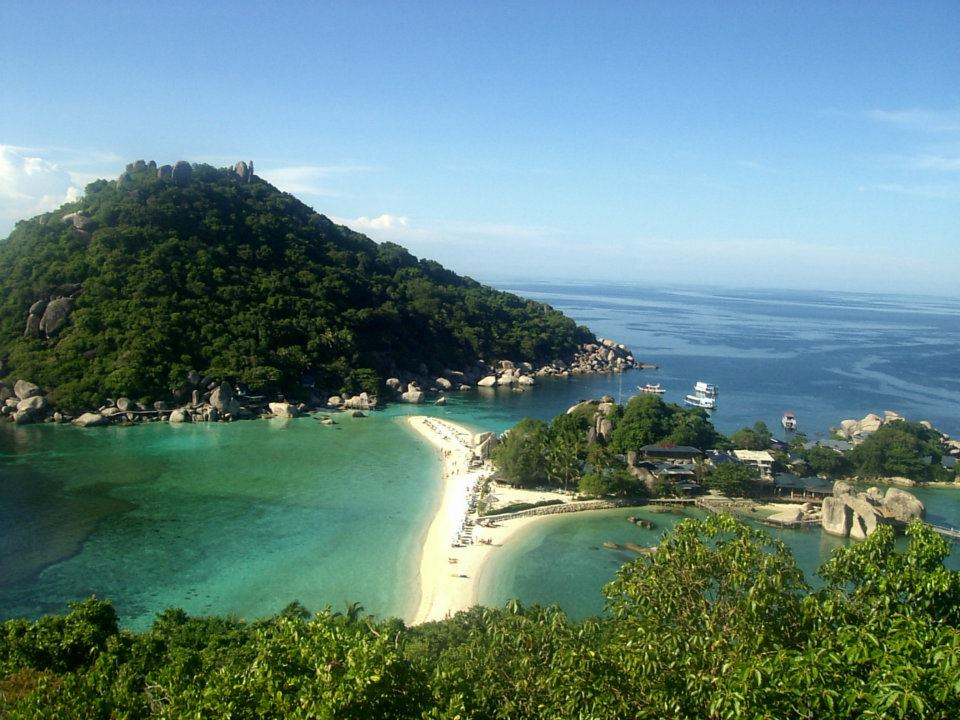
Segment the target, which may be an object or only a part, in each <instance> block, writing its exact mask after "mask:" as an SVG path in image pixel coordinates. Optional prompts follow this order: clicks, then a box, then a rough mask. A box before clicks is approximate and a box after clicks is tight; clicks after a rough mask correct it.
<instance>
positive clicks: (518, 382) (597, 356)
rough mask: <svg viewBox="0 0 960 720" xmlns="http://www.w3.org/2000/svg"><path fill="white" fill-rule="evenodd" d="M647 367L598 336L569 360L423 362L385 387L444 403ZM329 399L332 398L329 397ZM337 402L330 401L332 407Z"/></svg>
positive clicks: (405, 396) (409, 399)
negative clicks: (464, 393) (438, 368)
mask: <svg viewBox="0 0 960 720" xmlns="http://www.w3.org/2000/svg"><path fill="white" fill-rule="evenodd" d="M639 367H648V366H641V365H640V364H639V363H637V362H636V361H635V360H634V358H633V354H632V353H631V352H630V350H629V349H628V348H627V347H626V346H625V345H622V344H620V343H617V342H615V341H613V340H600V342H599V344H596V343H587V344H584V345H581V346H580V347H579V348H578V349H577V351H576V352H575V353H574V355H573V358H572V359H570V360H562V359H555V360H552V361H550V362H547V363H544V364H542V365H539V366H535V365H534V364H533V363H529V362H513V361H512V360H500V361H499V362H497V363H494V364H488V363H486V362H484V361H483V360H480V361H478V362H477V364H476V365H474V366H473V367H469V368H464V369H463V370H450V369H446V370H444V371H443V373H442V374H440V375H439V376H436V377H432V376H430V375H429V374H428V371H427V368H426V367H425V366H421V367H420V372H419V373H404V374H402V375H401V376H398V377H392V378H389V379H388V380H387V382H386V386H387V391H388V393H389V394H390V395H391V396H392V398H391V399H393V400H396V401H398V402H405V403H413V404H417V403H422V402H425V401H426V400H427V397H428V393H432V394H434V395H435V396H437V395H438V396H439V397H438V398H437V399H436V400H435V402H437V403H439V404H444V403H445V402H446V400H445V396H444V394H445V393H448V392H456V391H461V390H472V389H473V388H475V387H476V388H495V387H508V388H511V389H513V390H515V391H518V392H519V391H523V390H526V389H528V388H529V387H531V386H533V385H536V384H537V378H543V377H558V378H565V377H570V376H571V375H578V374H583V373H598V372H622V371H624V370H628V369H631V368H639ZM331 400H334V401H335V399H333V398H331ZM347 401H348V398H345V397H344V398H341V400H340V404H343V403H346V402H347ZM340 404H333V403H331V406H332V407H339V406H340Z"/></svg>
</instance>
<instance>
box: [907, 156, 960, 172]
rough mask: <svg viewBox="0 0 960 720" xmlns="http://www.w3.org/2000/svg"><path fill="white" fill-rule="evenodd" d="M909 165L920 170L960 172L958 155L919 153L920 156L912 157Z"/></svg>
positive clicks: (959, 157)
mask: <svg viewBox="0 0 960 720" xmlns="http://www.w3.org/2000/svg"><path fill="white" fill-rule="evenodd" d="M911 165H912V166H913V167H915V168H917V169H920V170H940V171H942V172H960V156H953V157H950V156H946V155H921V156H920V157H917V158H913V160H912V162H911Z"/></svg>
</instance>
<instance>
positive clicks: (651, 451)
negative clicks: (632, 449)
mask: <svg viewBox="0 0 960 720" xmlns="http://www.w3.org/2000/svg"><path fill="white" fill-rule="evenodd" d="M640 452H641V453H642V454H643V457H644V459H646V460H651V461H653V462H673V463H689V462H692V461H694V460H696V459H697V458H699V457H700V456H701V455H703V452H702V451H700V450H699V449H698V448H695V447H690V446H689V445H644V446H643V447H642V448H640Z"/></svg>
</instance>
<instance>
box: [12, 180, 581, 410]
mask: <svg viewBox="0 0 960 720" xmlns="http://www.w3.org/2000/svg"><path fill="white" fill-rule="evenodd" d="M58 298H59V299H58ZM594 340H595V338H594V337H593V335H592V334H591V333H590V332H589V331H588V330H587V329H586V328H583V327H577V325H576V324H575V323H574V322H573V321H572V320H570V319H569V318H567V317H566V316H564V315H563V314H562V313H560V312H558V311H555V310H553V309H552V308H549V307H548V306H545V305H543V304H541V303H536V302H531V301H528V300H524V299H522V298H519V297H517V296H515V295H511V294H509V293H505V292H499V291H496V290H493V289H491V288H489V287H484V286H483V285H480V284H479V283H477V282H476V281H474V280H472V279H470V278H467V277H461V276H459V275H456V274H455V273H453V272H451V271H449V270H446V269H445V268H443V267H442V266H441V265H439V264H438V263H436V262H434V261H432V260H418V259H417V258H416V257H414V256H413V255H411V254H410V253H409V252H407V251H406V250H405V249H404V248H402V247H400V246H399V245H396V244H393V243H389V242H384V243H376V242H374V241H372V240H370V239H369V238H367V237H366V236H364V235H361V234H359V233H356V232H353V231H351V230H350V229H349V228H346V227H344V226H341V225H336V224H334V223H333V222H331V221H330V220H329V219H328V218H326V217H324V216H323V215H320V214H318V213H317V212H315V211H314V210H312V209H311V208H309V207H307V206H306V205H304V204H303V203H302V202H300V201H299V200H297V199H296V198H295V197H293V196H291V195H289V194H287V193H283V192H280V191H279V190H278V189H277V188H275V187H273V186H272V185H270V184H269V183H267V182H264V181H263V180H261V179H260V178H258V177H257V176H255V175H253V173H252V167H250V168H248V167H246V166H245V164H243V163H238V164H237V168H236V169H233V168H231V169H216V168H213V167H210V166H208V165H193V166H190V165H188V164H187V163H183V162H181V163H178V164H177V165H176V166H175V167H173V168H171V167H170V166H163V167H161V168H157V166H156V164H155V163H154V162H150V163H145V162H143V161H137V162H136V163H132V164H130V165H128V166H127V169H126V172H124V173H123V174H122V175H121V176H120V178H118V179H117V180H114V181H106V180H98V181H96V182H94V183H91V184H90V185H88V186H87V188H86V193H85V195H84V196H83V197H82V198H81V199H80V200H78V201H76V202H73V203H70V204H67V205H64V206H62V207H61V208H60V209H59V210H56V211H54V212H52V213H47V214H45V215H42V216H39V217H36V218H33V219H32V220H29V221H23V222H20V223H18V224H17V226H16V228H15V229H14V230H13V232H12V233H11V235H10V236H9V238H7V239H6V240H5V241H3V242H0V360H2V362H3V371H2V373H0V376H6V377H7V378H8V379H10V380H13V379H16V378H27V379H29V380H31V381H32V382H34V383H37V384H38V385H40V386H43V387H45V388H47V389H48V390H49V391H51V399H53V400H54V401H56V402H58V403H59V404H61V405H63V406H66V407H82V406H87V405H96V404H98V403H100V402H102V401H103V398H105V397H117V396H121V395H122V396H127V397H132V398H137V399H141V400H151V399H158V398H164V397H166V396H168V395H169V393H170V389H171V388H172V387H174V386H176V385H177V384H179V383H181V382H182V381H183V378H184V377H185V376H186V374H187V373H188V372H189V371H191V370H196V371H198V372H199V373H201V374H202V375H206V376H209V377H211V378H213V379H230V380H235V381H238V382H242V383H244V384H246V385H248V386H250V387H251V388H253V389H259V390H271V389H277V390H283V391H285V392H286V393H288V394H291V395H293V396H296V395H297V393H298V392H299V391H300V382H301V379H302V378H303V377H304V376H309V377H310V378H312V379H315V383H316V386H317V387H319V388H324V389H329V390H333V391H349V392H359V391H360V390H368V391H375V390H376V389H377V388H378V386H379V384H380V383H381V382H382V380H383V379H384V378H385V377H388V376H392V375H395V374H397V373H400V372H402V371H404V370H412V371H416V370H418V369H419V370H420V371H421V372H422V371H423V370H424V369H426V370H428V371H429V372H439V371H440V370H442V369H443V368H464V367H467V366H470V365H472V364H474V363H475V362H476V361H477V360H478V359H481V358H482V359H484V360H486V361H488V362H490V361H495V360H499V359H510V360H514V361H528V362H537V361H540V360H546V359H553V358H557V357H561V358H563V357H569V356H570V355H572V353H573V352H574V350H575V349H576V347H577V345H578V344H579V343H583V342H588V341H590V342H592V341H594ZM308 384H309V382H308Z"/></svg>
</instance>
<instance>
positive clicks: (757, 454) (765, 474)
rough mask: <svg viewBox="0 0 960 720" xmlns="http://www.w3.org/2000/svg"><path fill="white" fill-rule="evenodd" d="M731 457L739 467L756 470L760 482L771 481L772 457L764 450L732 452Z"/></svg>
mask: <svg viewBox="0 0 960 720" xmlns="http://www.w3.org/2000/svg"><path fill="white" fill-rule="evenodd" d="M733 456H734V457H735V458H736V459H737V462H739V463H740V464H741V465H746V466H747V467H752V468H753V469H754V470H756V471H757V474H758V475H759V476H760V479H761V480H773V455H771V454H770V453H769V452H767V451H766V450H734V451H733Z"/></svg>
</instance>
